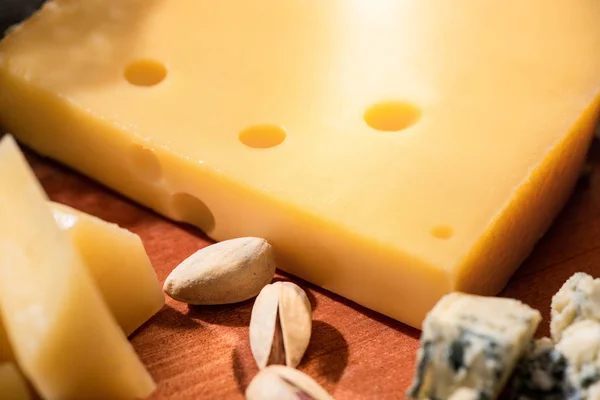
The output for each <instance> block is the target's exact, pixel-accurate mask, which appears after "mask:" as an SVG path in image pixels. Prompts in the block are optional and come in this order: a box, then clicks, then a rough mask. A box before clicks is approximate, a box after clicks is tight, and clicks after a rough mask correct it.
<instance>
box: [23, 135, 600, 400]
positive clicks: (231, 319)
mask: <svg viewBox="0 0 600 400" xmlns="http://www.w3.org/2000/svg"><path fill="white" fill-rule="evenodd" d="M28 157H29V160H30V163H31V164H32V166H33V167H34V169H35V172H36V174H37V176H38V177H39V179H40V180H41V182H42V185H43V186H44V188H45V189H46V191H47V192H48V194H49V196H50V197H51V198H52V199H53V200H55V201H58V202H61V203H65V204H68V205H70V206H73V207H76V208H78V209H80V210H83V211H85V212H88V213H90V214H93V215H96V216H98V217H100V218H103V219H105V220H107V221H111V222H115V223H117V224H119V225H121V226H122V227H124V228H127V229H130V230H132V231H133V232H136V233H137V234H139V235H140V236H141V238H142V239H143V241H144V245H145V246H146V249H147V251H148V254H149V255H150V258H151V260H152V262H153V264H154V267H155V269H156V272H157V274H158V278H159V279H160V281H161V282H162V281H164V279H165V278H166V276H167V275H168V274H169V272H170V271H171V270H172V269H173V268H174V267H175V266H176V265H177V264H178V263H179V262H181V261H182V260H183V259H185V258H186V257H187V256H189V255H190V254H192V253H193V252H195V251H196V250H198V249H199V248H201V247H203V246H206V245H207V244H208V243H209V241H207V239H206V238H205V237H203V236H202V234H201V233H200V232H199V231H197V230H195V229H192V228H189V227H185V226H182V225H177V224H174V223H171V222H168V221H166V220H165V219H163V218H161V217H159V216H157V215H156V214H153V213H152V212H150V211H148V210H146V209H143V208H141V207H139V206H137V205H135V204H133V203H131V202H130V201H128V200H126V199H124V198H122V197H120V196H119V195H117V194H115V193H113V192H111V191H109V190H107V189H105V188H103V187H101V186H99V185H98V184H96V183H94V182H91V181H90V180H88V179H86V178H84V177H82V176H80V175H78V174H75V173H73V172H71V171H69V170H68V169H66V168H64V167H61V166H58V165H57V164H54V163H52V162H50V161H47V160H42V159H40V158H39V157H37V156H34V155H32V154H29V155H28ZM590 163H591V165H592V173H591V175H590V176H589V177H588V179H586V180H582V182H580V184H579V185H578V187H577V189H576V191H575V194H574V195H573V198H572V199H571V201H570V202H569V204H568V205H567V207H566V208H565V210H564V211H563V212H562V214H561V215H560V216H559V218H558V219H557V221H556V222H555V224H554V226H553V227H552V228H551V230H550V231H549V232H548V233H547V235H546V236H545V237H544V238H543V239H542V240H541V242H540V243H539V245H538V246H537V247H536V249H535V251H534V252H533V254H532V255H531V257H530V258H529V259H528V260H527V261H526V262H525V264H524V265H523V266H522V267H521V268H520V269H519V271H518V272H517V273H516V274H515V276H514V277H513V278H512V280H511V282H510V284H509V285H508V287H507V288H506V290H505V291H504V292H503V293H502V295H504V296H509V297H515V298H518V299H521V300H523V301H525V302H526V303H528V304H530V305H531V306H533V307H536V308H538V309H540V311H542V313H543V315H544V322H542V326H541V328H540V331H539V335H547V334H548V321H549V320H548V314H549V306H550V299H551V297H552V294H554V293H555V292H556V291H557V290H558V288H559V287H560V286H561V284H562V283H563V282H564V281H565V280H566V279H567V278H568V277H569V276H570V275H571V274H573V273H574V272H576V271H586V272H589V273H592V274H594V275H596V276H600V173H598V174H596V173H595V171H600V169H599V168H597V167H600V145H598V144H597V143H595V144H594V146H593V148H592V151H591V153H590ZM492 273H493V272H492ZM279 278H280V279H291V280H293V281H294V282H296V283H298V284H299V285H300V286H302V287H303V288H305V289H306V290H307V292H308V294H309V297H310V300H311V303H312V306H313V309H314V325H313V334H312V339H311V343H310V346H309V348H308V351H307V353H306V355H305V357H304V360H303V362H302V363H301V365H300V367H299V368H300V369H301V370H302V371H304V372H307V373H308V374H309V375H311V376H313V377H314V378H315V379H316V380H317V381H318V382H319V383H321V384H322V385H323V386H324V387H325V388H326V389H327V390H328V391H329V392H330V393H331V394H333V395H334V396H335V398H336V399H338V400H343V399H383V400H385V399H403V398H404V392H405V391H406V389H407V387H408V385H409V384H410V381H411V379H412V373H413V368H414V362H415V352H416V349H417V346H418V337H419V332H418V331H417V330H415V329H412V328H409V327H407V326H404V325H403V324H401V323H399V322H397V321H394V320H391V319H389V318H386V317H384V316H381V315H379V314H377V313H374V312H371V311H369V310H366V309H364V308H362V307H360V306H357V305H356V304H353V303H351V302H349V301H346V300H344V299H342V298H340V297H338V296H335V295H333V294H331V293H329V292H326V291H324V290H321V289H319V288H317V287H315V286H313V285H310V284H308V283H306V282H303V281H300V280H297V279H294V278H292V277H288V276H282V275H279ZM251 308H252V301H247V302H245V303H242V304H239V305H231V306H213V307H197V306H189V307H188V306H187V305H184V304H181V303H177V302H174V301H172V300H171V299H170V298H167V304H166V306H165V307H164V308H163V309H162V310H161V311H160V312H159V313H158V314H157V315H156V316H155V317H154V318H152V319H151V320H150V321H149V322H148V323H146V324H145V325H144V326H143V327H141V328H140V329H139V330H138V331H137V332H136V333H135V334H134V335H133V336H132V337H131V340H132V342H133V345H134V346H135V349H136V350H137V352H138V354H139V355H140V356H141V358H142V360H143V361H144V363H145V364H146V365H147V366H148V368H149V370H150V372H151V373H152V375H153V376H154V378H155V379H156V381H157V382H158V390H157V391H156V392H155V394H154V395H153V396H152V399H154V400H158V399H178V400H185V399H241V398H243V393H244V391H245V389H246V387H247V385H248V383H249V382H250V380H251V379H252V377H253V376H254V375H255V374H256V372H257V368H256V365H255V364H254V361H253V358H252V355H251V353H250V345H249V342H248V323H249V321H250V311H251Z"/></svg>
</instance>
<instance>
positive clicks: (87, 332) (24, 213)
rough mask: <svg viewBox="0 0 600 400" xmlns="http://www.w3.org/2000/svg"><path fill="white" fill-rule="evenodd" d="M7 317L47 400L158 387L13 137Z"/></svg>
mask: <svg viewBox="0 0 600 400" xmlns="http://www.w3.org/2000/svg"><path fill="white" fill-rule="evenodd" d="M0 182H2V185H0V311H1V313H2V318H3V321H4V325H5V328H6V331H7V333H8V337H9V338H10V342H11V344H12V348H13V350H14V352H15V356H16V359H17V362H18V365H19V367H20V368H21V370H22V371H23V373H24V375H25V376H26V377H27V378H28V379H29V381H31V383H32V384H33V386H34V387H35V389H36V390H37V392H38V393H39V394H40V395H41V396H42V397H43V398H44V399H46V400H71V399H86V400H93V399H103V400H105V399H113V400H119V399H134V398H143V397H146V396H148V395H149V394H150V393H151V392H152V391H153V389H154V387H155V385H154V382H153V380H152V378H151V376H150V375H149V374H148V372H147V371H146V369H145V368H144V366H143V364H142V363H141V361H140V360H139V358H138V357H137V355H136V354H135V351H134V350H133V347H132V346H131V344H130V343H129V342H128V341H127V337H126V336H125V335H124V334H123V332H122V331H121V329H120V328H119V326H118V325H117V323H116V321H115V319H114V317H113V316H112V315H111V313H110V311H109V309H108V307H107V306H106V304H105V303H104V300H103V299H102V297H101V294H100V292H99V290H98V289H97V288H96V286H95V284H94V282H93V280H92V278H91V276H90V274H89V273H88V271H87V270H86V268H85V266H84V264H83V261H82V259H81V257H80V256H79V254H78V253H77V251H76V249H75V247H74V246H73V245H72V244H71V242H70V240H69V237H68V235H67V234H66V233H65V232H64V231H62V230H61V229H59V228H58V226H57V225H56V222H55V221H54V219H53V218H52V214H51V212H50V210H49V208H48V204H47V203H46V197H45V195H44V193H43V190H42V189H41V187H40V186H39V184H38V183H37V181H36V179H35V177H34V175H33V173H32V172H31V171H30V170H29V168H28V167H27V163H26V161H25V159H24V157H23V156H22V155H21V153H20V152H19V149H18V147H17V145H16V144H15V142H14V140H13V139H12V137H10V136H7V137H5V138H4V139H3V140H2V142H0Z"/></svg>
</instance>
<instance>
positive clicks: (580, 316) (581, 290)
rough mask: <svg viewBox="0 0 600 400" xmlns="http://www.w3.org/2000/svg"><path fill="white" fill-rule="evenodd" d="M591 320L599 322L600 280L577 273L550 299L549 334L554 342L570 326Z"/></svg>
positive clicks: (558, 339) (559, 338)
mask: <svg viewBox="0 0 600 400" xmlns="http://www.w3.org/2000/svg"><path fill="white" fill-rule="evenodd" d="M585 319H591V320H594V321H600V279H594V278H592V277H591V276H590V275H588V274H586V273H583V272H578V273H576V274H574V275H573V276H572V277H570V278H569V279H568V280H567V281H566V282H565V283H564V284H563V286H562V287H561V288H560V290H559V291H558V292H557V293H556V294H555V295H554V297H553V298H552V322H551V323H550V332H551V334H552V339H553V340H554V342H558V341H560V340H561V337H562V334H563V332H564V330H565V329H567V328H568V327H569V326H570V325H571V324H573V323H575V322H577V321H582V320H585Z"/></svg>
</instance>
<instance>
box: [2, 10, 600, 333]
mask: <svg viewBox="0 0 600 400" xmlns="http://www.w3.org/2000/svg"><path fill="white" fill-rule="evenodd" d="M599 15H600V2H599V1H598V0H529V1H522V0H505V1H502V2H490V1H480V0H456V1H441V0H420V1H413V0H378V1H366V0H330V1H322V0H283V1H282V0H257V1H242V2H236V3H235V5H233V4H232V3H231V2H227V1H208V0H198V1H191V0H87V1H80V0H55V1H50V2H49V3H48V4H46V6H45V7H44V9H43V10H42V11H41V12H39V13H38V14H37V15H36V16H34V17H33V18H32V19H30V20H29V21H27V22H26V23H24V24H23V25H22V26H20V27H18V28H17V29H15V30H14V31H12V33H11V34H10V35H9V36H8V37H7V38H5V39H4V41H3V42H2V43H1V44H0V124H2V125H3V126H4V128H5V129H6V130H7V131H10V132H13V133H14V134H15V135H16V136H17V138H18V139H20V140H21V141H22V142H23V143H25V144H27V145H28V146H30V147H32V148H33V149H35V150H36V151H38V152H39V153H41V154H43V155H47V156H50V157H53V158H55V159H57V160H59V161H61V162H63V163H66V164H68V165H70V166H72V167H73V168H75V169H77V170H79V171H81V172H83V173H85V174H87V175H89V176H91V177H93V178H95V179H97V180H99V181H100V182H103V183H104V184H106V185H108V186H110V187H112V188H114V189H116V190H118V191H120V192H122V193H123V194H125V195H126V196H129V197H131V198H132V199H135V200H137V201H138V202H140V203H142V204H144V205H146V206H148V207H151V208H153V209H155V210H157V211H158V212H160V213H162V214H164V215H166V216H168V217H170V218H173V219H175V220H180V221H187V222H189V223H192V224H194V225H196V226H198V227H200V228H201V229H203V230H204V231H205V232H206V233H207V234H208V235H209V236H210V237H212V238H214V239H216V240H224V239H230V238H234V237H243V236H258V237H264V238H266V239H267V240H268V241H269V242H270V243H272V245H273V248H274V249H275V250H276V252H277V256H278V260H279V261H278V264H279V265H280V266H281V268H282V269H284V270H286V271H288V272H290V273H292V274H295V275H297V276H299V277H302V278H304V279H307V280H309V281H311V282H314V283H316V284H318V285H320V286H322V287H324V288H327V289H329V290H332V291H334V292H336V293H339V294H341V295H343V296H345V297H347V298H349V299H351V300H354V301H356V302H358V303H360V304H362V305H365V306H367V307H370V308H372V309H374V310H377V311H379V312H381V313H384V314H386V315H389V316H391V317H394V318H396V319H399V320H401V321H404V322H406V323H408V324H411V325H413V326H420V324H421V321H422V319H423V317H424V315H425V313H426V311H428V310H429V309H430V308H431V307H432V306H433V305H434V304H435V302H436V301H437V300H438V299H439V298H440V297H441V296H442V295H443V294H445V293H448V292H450V291H453V290H460V291H465V292H471V293H478V294H486V295H491V294H495V293H497V292H498V291H500V290H501V289H502V287H503V286H504V285H505V284H506V282H507V280H508V278H509V277H510V276H511V274H512V273H513V272H514V271H515V269H516V268H517V267H518V265H519V264H520V263H521V262H522V261H523V259H524V258H525V257H526V256H527V254H528V253H529V252H530V251H531V249H532V248H533V246H534V244H535V242H536V240H538V238H539V237H540V236H541V235H542V234H543V233H544V231H545V230H546V229H547V228H548V226H549V225H550V223H551V221H552V219H553V218H554V216H555V215H556V214H557V212H558V211H559V209H560V208H561V207H562V205H563V204H564V203H565V201H566V199H567V198H568V196H569V193H570V192H571V189H572V188H573V185H574V183H575V181H576V179H577V175H578V173H579V169H580V167H581V165H582V162H583V160H584V156H585V153H586V150H587V148H588V145H589V143H590V140H591V137H592V132H593V129H594V125H595V122H596V119H597V116H598V110H599V108H600V52H599V51H598V50H599V49H600V24H598V16H599Z"/></svg>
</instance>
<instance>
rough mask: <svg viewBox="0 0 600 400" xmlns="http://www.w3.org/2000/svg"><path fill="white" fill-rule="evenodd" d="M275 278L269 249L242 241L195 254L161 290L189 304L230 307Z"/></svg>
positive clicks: (255, 240)
mask: <svg viewBox="0 0 600 400" xmlns="http://www.w3.org/2000/svg"><path fill="white" fill-rule="evenodd" d="M274 274H275V257H274V254H273V248H272V247H271V245H270V244H269V243H267V241H266V240H265V239H261V238H255V237H244V238H238V239H232V240H226V241H223V242H219V243H216V244H213V245H211V246H208V247H205V248H203V249H200V250H198V251H197V252H195V253H194V254H192V255H191V256H190V257H188V258H187V259H185V260H184V261H183V262H182V263H181V264H179V265H178V266H177V267H176V268H175V269H174V270H173V271H172V272H171V274H169V276H168V277H167V279H166V281H165V284H164V287H163V290H164V291H165V293H167V294H168V295H169V296H170V297H172V298H173V299H175V300H178V301H182V302H184V303H189V304H199V305H212V304H230V303H238V302H240V301H244V300H248V299H250V298H252V297H254V296H256V295H257V294H258V293H259V292H260V290H261V289H262V288H263V287H264V286H265V285H266V284H268V283H269V282H271V280H272V279H273V275H274Z"/></svg>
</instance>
